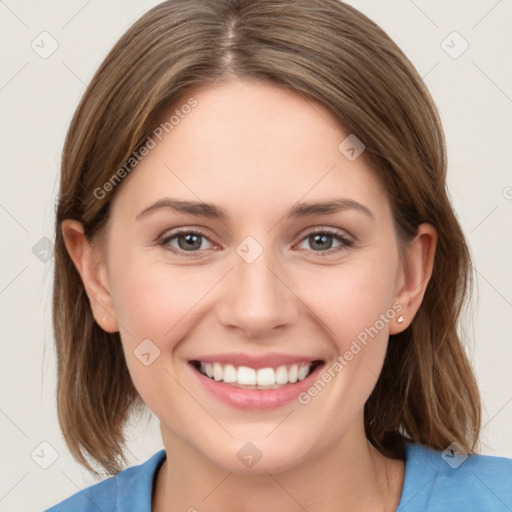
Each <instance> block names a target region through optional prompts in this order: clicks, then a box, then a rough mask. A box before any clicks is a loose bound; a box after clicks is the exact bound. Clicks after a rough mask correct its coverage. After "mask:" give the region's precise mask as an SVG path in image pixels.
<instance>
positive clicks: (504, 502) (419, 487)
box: [397, 443, 512, 512]
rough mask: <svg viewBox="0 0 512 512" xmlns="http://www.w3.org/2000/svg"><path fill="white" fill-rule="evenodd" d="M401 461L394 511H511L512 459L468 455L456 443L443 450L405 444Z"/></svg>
mask: <svg viewBox="0 0 512 512" xmlns="http://www.w3.org/2000/svg"><path fill="white" fill-rule="evenodd" d="M405 462H406V468H405V479H404V488H403V492H402V499H401V501H400V505H399V507H398V509H397V512H409V511H411V512H412V511H413V510H414V511H416V510H419V508H418V507H423V508H422V510H424V511H428V512H441V511H443V512H444V511H446V510H450V511H452V512H458V511H460V512H472V511H475V512H483V511H486V512H501V511H504V512H505V511H510V510H512V459H509V458H504V457H494V456H490V455H476V454H471V455H468V454H466V453H464V452H463V451H462V449H460V447H459V446H458V445H457V444H456V443H452V445H450V446H449V447H448V448H447V449H446V450H444V451H443V452H441V451H437V450H433V449H432V448H429V447H426V446H422V445H419V444H414V443H407V445H406V461H405Z"/></svg>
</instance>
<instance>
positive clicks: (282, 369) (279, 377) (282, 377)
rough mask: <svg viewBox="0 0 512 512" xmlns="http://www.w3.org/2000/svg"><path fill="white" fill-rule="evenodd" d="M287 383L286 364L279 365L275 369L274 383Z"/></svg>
mask: <svg viewBox="0 0 512 512" xmlns="http://www.w3.org/2000/svg"><path fill="white" fill-rule="evenodd" d="M287 383H288V370H287V369H286V366H284V365H283V366H279V367H278V368H277V370H276V384H287Z"/></svg>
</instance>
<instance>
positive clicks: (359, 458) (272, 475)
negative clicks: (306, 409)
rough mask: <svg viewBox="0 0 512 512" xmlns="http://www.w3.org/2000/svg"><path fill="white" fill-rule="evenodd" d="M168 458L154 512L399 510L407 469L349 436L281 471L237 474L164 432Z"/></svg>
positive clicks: (156, 490)
mask: <svg viewBox="0 0 512 512" xmlns="http://www.w3.org/2000/svg"><path fill="white" fill-rule="evenodd" d="M162 435H163V439H164V445H165V448H166V452H167V459H166V461H165V462H164V464H163V465H162V467H161V468H160V471H159V472H158V475H157V479H156V483H155V488H154V493H153V507H152V510H153V511H154V512H164V511H165V512H175V511H178V510H179V511H184V510H186V511H192V512H193V511H194V510H209V511H212V512H216V511H221V510H222V511H230V510H237V511H241V512H257V511H258V512H259V511H261V510H262V509H265V510H266V512H278V511H280V512H288V511H289V512H292V511H296V510H298V509H302V510H320V509H321V510H323V511H324V512H335V511H336V512H339V511H340V510H350V511H351V512H365V511H370V510H371V511H372V512H380V511H382V512H394V511H395V510H396V507H397V506H398V503H399V501H400V495H401V492H402V487H403V480H404V473H405V465H404V462H403V461H401V460H394V459H389V458H387V457H385V456H383V455H382V454H381V453H380V452H378V451H377V450H376V449H375V448H374V447H373V446H372V445H371V444H370V443H369V442H368V440H367V439H366V437H364V435H363V436H361V435H357V436H356V435H354V434H353V433H351V432H350V433H347V435H346V436H344V437H343V438H342V439H341V441H340V442H339V443H338V444H337V445H336V446H335V447H331V449H330V450H328V451H326V452H324V453H320V454H317V455H316V456H314V457H312V458H308V459H307V461H304V462H303V463H299V464H297V465H296V466H294V467H292V468H289V469H287V470H284V471H280V472H272V471H265V472H260V473H259V474H247V473H243V474H242V473H237V472H234V471H229V470H227V469H224V468H221V467H219V466H217V465H216V464H214V463H213V462H212V461H211V460H210V459H207V458H205V457H204V455H203V454H201V453H199V452H198V451H197V450H195V448H194V447H192V446H191V445H190V444H188V443H184V442H183V441H182V440H181V439H178V438H176V437H173V436H171V435H169V434H168V435H165V433H164V432H162Z"/></svg>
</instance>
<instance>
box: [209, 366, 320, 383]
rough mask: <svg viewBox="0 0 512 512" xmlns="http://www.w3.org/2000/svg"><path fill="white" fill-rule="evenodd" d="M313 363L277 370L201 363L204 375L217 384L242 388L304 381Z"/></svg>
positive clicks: (279, 367) (280, 367) (278, 368)
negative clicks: (229, 384) (238, 385)
mask: <svg viewBox="0 0 512 512" xmlns="http://www.w3.org/2000/svg"><path fill="white" fill-rule="evenodd" d="M310 370H311V363H302V364H300V365H299V364H292V365H291V366H286V365H281V366H278V367H277V368H258V369H257V370H256V369H254V368H250V367H248V366H239V367H238V368H237V367H235V366H233V365H232V364H226V365H223V364H221V363H201V364H200V371H201V373H202V374H203V375H206V376H207V377H210V379H214V380H216V381H217V382H219V381H223V382H226V383H233V384H240V385H242V386H273V387H276V385H281V386H282V385H285V384H294V383H295V382H297V381H301V380H304V379H305V378H306V377H307V376H308V375H309V373H310Z"/></svg>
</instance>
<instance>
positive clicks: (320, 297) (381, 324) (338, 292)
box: [297, 263, 395, 353]
mask: <svg viewBox="0 0 512 512" xmlns="http://www.w3.org/2000/svg"><path fill="white" fill-rule="evenodd" d="M394 278H395V273H394V266H393V265H392V264H388V265H387V266H386V264H385V263H381V264H379V265H373V264H361V263H358V264H347V265H344V266H340V267H339V268H333V267H330V268H323V269H320V270H319V269H318V268H317V269H314V271H313V270H312V271H311V272H309V273H308V272H302V273H301V276H300V283H299V282H298V283H297V286H300V289H301V293H300V296H301V297H303V298H304V302H306V303H307V304H308V305H309V306H310V308H311V309H312V310H313V312H314V313H315V316H316V317H317V319H318V320H319V321H320V323H321V324H322V325H323V326H324V328H325V329H326V335H327V336H329V337H331V338H333V339H335V341H336V345H337V348H338V352H339V353H342V351H345V350H348V348H349V346H350V343H351V341H352V340H354V339H357V338H358V337H359V339H364V335H365V333H367V330H371V332H372V333H374V329H372V328H373V327H376V328H377V330H378V331H379V335H381V336H382V337H387V334H388V326H389V321H390V319H391V318H392V315H394V314H395V312H394V310H393V309H392V308H391V306H392V302H393V290H394ZM382 318H384V320H382ZM374 336H375V333H374Z"/></svg>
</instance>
